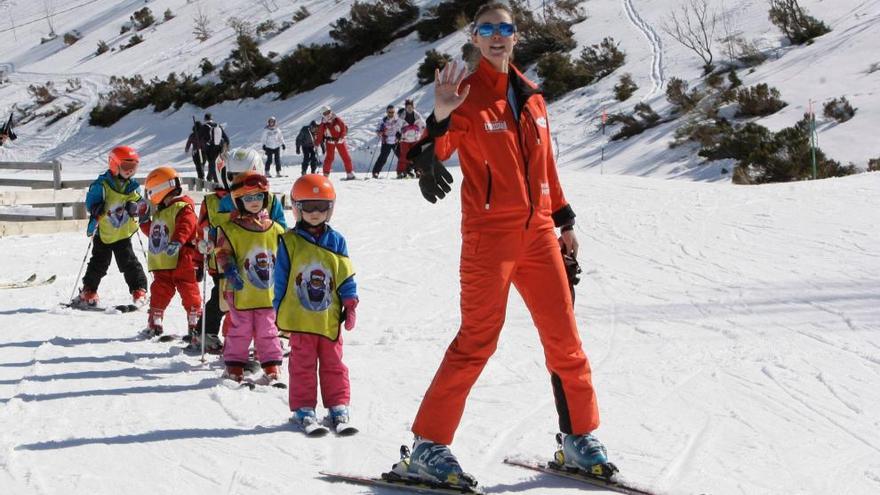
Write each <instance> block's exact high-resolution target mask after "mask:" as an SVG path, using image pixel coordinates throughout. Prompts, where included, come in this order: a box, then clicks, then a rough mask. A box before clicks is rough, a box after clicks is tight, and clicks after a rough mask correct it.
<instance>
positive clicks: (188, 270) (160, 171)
mask: <svg viewBox="0 0 880 495" xmlns="http://www.w3.org/2000/svg"><path fill="white" fill-rule="evenodd" d="M145 186H146V187H145V189H146V191H147V199H149V200H150V203H152V204H153V207H154V209H155V212H154V213H153V215H152V217H151V218H150V217H146V216H145V217H144V218H143V219H142V220H141V230H142V231H143V232H144V233H145V234H146V235H147V237H148V245H149V249H148V251H149V252H148V254H147V269H149V270H150V271H151V272H153V284H152V285H151V286H150V292H151V294H152V296H151V297H150V314H149V315H148V317H147V332H146V333H147V334H148V335H149V336H150V337H154V336H160V335H162V333H163V331H164V328H163V322H162V320H163V317H164V314H165V308H167V307H168V304H170V303H171V298H172V297H174V292H175V290H176V291H177V292H178V293H179V294H180V299H181V300H182V301H183V308H184V309H185V310H186V315H187V327H188V330H189V331H190V332H193V331H195V330H194V329H195V327H196V324H197V322H198V321H199V316H200V315H201V312H202V298H201V294H199V284H198V282H197V281H196V267H198V266H199V265H200V264H201V263H202V259H201V255H200V254H199V252H198V251H197V250H196V248H195V239H196V229H197V225H198V217H196V211H195V205H194V203H193V200H192V199H191V198H190V197H189V196H186V195H185V194H183V189H182V188H181V185H180V178H179V177H178V175H177V171H175V170H174V169H173V168H171V167H167V166H165V167H158V168H156V169H154V170H153V171H152V172H150V173H149V175H147V180H146V184H145Z"/></svg>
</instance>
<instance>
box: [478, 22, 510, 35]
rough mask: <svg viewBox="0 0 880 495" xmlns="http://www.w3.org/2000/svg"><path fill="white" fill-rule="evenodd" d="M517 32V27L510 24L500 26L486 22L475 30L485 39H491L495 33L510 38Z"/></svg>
mask: <svg viewBox="0 0 880 495" xmlns="http://www.w3.org/2000/svg"><path fill="white" fill-rule="evenodd" d="M515 32H516V25H515V24H511V23H509V22H499V23H498V24H492V23H491V22H484V23H482V24H478V25H477V28H476V29H474V33H476V34H478V35H480V36H481V37H483V38H489V37H491V36H492V35H493V34H495V33H498V34H499V35H501V36H503V37H505V38H509V37H511V36H513V33H515Z"/></svg>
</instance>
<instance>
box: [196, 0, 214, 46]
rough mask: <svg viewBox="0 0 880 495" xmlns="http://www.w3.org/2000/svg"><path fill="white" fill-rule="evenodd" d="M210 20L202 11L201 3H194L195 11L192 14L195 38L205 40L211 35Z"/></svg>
mask: <svg viewBox="0 0 880 495" xmlns="http://www.w3.org/2000/svg"><path fill="white" fill-rule="evenodd" d="M210 24H211V20H210V19H209V18H208V15H207V14H205V12H204V11H202V4H200V3H198V4H196V13H195V15H194V16H193V35H195V37H196V39H197V40H199V41H201V42H205V41H208V38H210V37H211V28H210Z"/></svg>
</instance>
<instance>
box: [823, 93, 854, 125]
mask: <svg viewBox="0 0 880 495" xmlns="http://www.w3.org/2000/svg"><path fill="white" fill-rule="evenodd" d="M856 110H857V109H856V108H853V107H852V105H850V104H849V100H847V99H846V96H841V97H840V98H835V99H833V100H831V101H826V102H825V106H824V110H823V111H822V114H823V115H824V116H825V117H826V118H829V119H834V120H836V121H837V122H839V123H841V124H842V123H844V122H846V121H847V120H849V119H851V118H853V117H855V115H856Z"/></svg>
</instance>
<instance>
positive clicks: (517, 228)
mask: <svg viewBox="0 0 880 495" xmlns="http://www.w3.org/2000/svg"><path fill="white" fill-rule="evenodd" d="M475 37H476V35H475ZM496 37H497V35H496ZM480 42H484V43H486V44H487V46H486V47H485V49H484V48H483V47H480V48H481V53H482V57H481V59H480V62H479V66H478V67H477V69H476V71H475V72H474V73H472V74H470V75H468V76H467V77H465V74H464V72H465V71H464V70H462V71H461V72H460V73H459V72H458V70H457V68H456V64H448V65H447V67H446V68H444V71H443V73H442V74H441V73H439V72H438V73H437V74H436V76H437V77H436V81H437V82H436V83H435V106H434V112H433V113H432V114H431V116H430V117H429V118H428V120H427V125H428V133H429V137H428V138H427V139H425V140H424V141H422V142H420V143H419V144H418V145H417V146H416V147H415V149H414V150H413V151H412V152H411V153H410V155H409V156H410V157H411V158H413V159H414V161H415V162H416V166H417V167H419V168H420V170H421V171H422V176H421V178H420V183H419V185H420V187H421V188H422V194H423V195H424V196H425V198H426V199H428V200H429V201H431V202H435V201H436V200H437V198H442V197H443V196H445V193H446V192H449V191H450V190H451V189H450V186H449V183H451V182H452V176H451V175H449V174H448V172H446V170H445V169H444V168H443V165H442V163H440V161H442V160H446V159H448V158H449V157H450V156H452V154H453V153H454V152H455V151H458V156H459V161H460V162H461V171H462V175H463V176H464V180H463V182H462V186H461V203H462V204H461V230H462V246H461V266H460V273H461V302H460V304H461V327H460V329H459V331H458V334H457V335H456V336H455V339H454V340H453V341H452V343H451V344H450V345H449V348H448V350H447V351H446V355H445V357H444V358H443V362H442V363H441V364H440V368H439V369H438V370H437V373H436V375H435V376H434V380H433V381H432V382H431V386H430V388H428V391H427V392H426V394H425V397H424V399H423V400H422V404H421V407H420V408H419V412H418V415H417V416H416V419H415V422H414V423H413V425H412V431H413V433H414V434H415V435H416V436H417V437H420V438H422V439H424V440H428V441H431V442H434V443H437V444H443V445H449V444H450V443H451V442H452V439H453V436H454V434H455V430H456V428H457V427H458V425H459V422H460V420H461V416H462V412H463V410H464V405H465V400H466V398H467V395H468V393H469V391H470V389H471V387H472V386H473V384H474V382H475V381H476V380H477V378H478V377H479V375H480V373H481V372H482V370H483V367H484V366H485V364H486V362H487V360H488V359H489V357H490V356H491V355H492V353H493V352H494V351H495V348H496V345H497V342H498V337H499V334H500V332H501V328H502V326H503V324H504V316H505V312H506V309H507V296H508V292H509V291H510V286H511V284H512V285H513V286H514V287H516V290H517V291H518V292H519V293H520V295H521V296H522V298H523V300H524V301H525V303H526V306H527V307H528V310H529V312H530V313H531V315H532V319H533V321H534V323H535V326H536V327H537V329H538V334H539V336H540V340H541V344H542V345H543V347H544V355H545V360H546V366H547V369H548V370H549V372H550V382H551V384H552V388H553V395H554V397H555V399H556V410H557V413H558V415H559V429H560V431H562V432H563V433H568V434H573V435H584V434H587V433H590V432H592V431H593V430H595V429H596V428H597V427H598V425H599V409H598V406H597V404H596V394H595V392H594V390H593V385H592V381H591V371H590V365H589V362H588V360H587V357H586V355H585V354H584V351H583V348H582V345H581V340H580V337H579V336H578V330H577V325H576V323H575V318H574V312H573V309H572V295H571V292H570V291H569V286H568V280H567V277H566V272H565V267H564V264H563V260H562V255H561V253H560V245H559V240H557V236H556V232H555V230H554V228H560V229H561V241H562V243H563V245H564V247H565V249H566V250H567V252H569V253H571V254H572V255H573V256H576V255H577V239H576V237H575V235H574V232H573V230H572V227H573V225H574V217H575V214H574V212H573V211H572V209H571V206H570V205H569V204H568V203H567V202H566V200H565V196H564V195H563V192H562V187H561V186H560V184H559V179H558V177H557V172H556V163H555V160H554V158H553V150H552V148H551V145H550V128H549V124H548V121H547V108H546V106H545V104H544V98H543V97H542V96H541V94H540V91H539V90H538V89H537V87H536V86H535V84H533V83H532V82H531V81H529V80H528V79H526V78H525V77H524V76H523V75H522V74H521V73H520V72H519V71H518V70H517V69H516V68H515V67H513V66H512V65H510V66H508V65H507V61H508V60H509V59H508V58H506V57H501V56H499V52H500V50H499V49H498V44H499V43H501V41H498V40H495V41H489V40H488V38H484V39H483V40H477V41H475V43H480ZM489 43H496V44H495V45H493V47H492V48H489ZM513 43H515V41H514V42H513ZM509 50H510V51H512V44H511V45H510V46H509ZM507 55H508V56H509V53H507Z"/></svg>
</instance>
